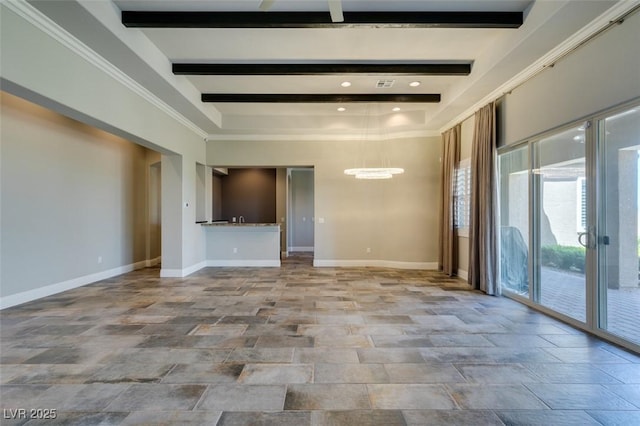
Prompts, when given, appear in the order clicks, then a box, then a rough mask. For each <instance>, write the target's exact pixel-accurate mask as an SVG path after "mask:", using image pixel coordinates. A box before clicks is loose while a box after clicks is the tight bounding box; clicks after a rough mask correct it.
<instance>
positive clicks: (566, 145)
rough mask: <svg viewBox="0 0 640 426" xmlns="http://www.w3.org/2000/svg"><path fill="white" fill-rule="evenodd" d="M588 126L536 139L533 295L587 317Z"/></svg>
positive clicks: (563, 310)
mask: <svg viewBox="0 0 640 426" xmlns="http://www.w3.org/2000/svg"><path fill="white" fill-rule="evenodd" d="M585 139H586V133H585V126H580V127H575V128H572V129H570V130H567V131H563V132H561V133H557V134H555V135H552V136H550V137H548V138H545V139H541V140H540V141H538V142H536V143H534V144H533V152H534V162H533V184H534V185H533V188H534V194H533V197H534V200H535V201H534V205H535V207H534V209H535V210H534V219H533V220H534V229H535V244H534V247H535V255H536V256H535V262H534V263H535V268H534V279H535V281H536V283H537V285H536V286H535V293H534V300H535V301H536V302H538V303H540V304H541V305H543V306H545V307H547V308H550V309H553V310H554V311H557V312H560V313H562V314H564V315H566V316H568V317H571V318H574V319H576V320H579V321H582V322H586V275H585V258H586V248H585V246H584V245H585V244H587V240H588V239H589V238H588V235H587V190H586V189H587V186H586V182H585V175H586V173H585V171H586V161H585V152H586V150H585Z"/></svg>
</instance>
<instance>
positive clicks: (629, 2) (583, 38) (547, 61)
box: [440, 0, 640, 133]
mask: <svg viewBox="0 0 640 426" xmlns="http://www.w3.org/2000/svg"><path fill="white" fill-rule="evenodd" d="M639 7H640V0H625V1H620V2H618V3H616V4H615V5H614V6H612V7H611V8H609V9H608V10H607V11H606V12H604V13H603V14H602V15H600V16H599V17H597V18H596V19H594V20H593V21H591V22H590V23H589V24H587V25H585V26H584V27H582V29H580V30H579V31H577V32H576V33H574V34H573V35H572V36H571V37H569V38H567V39H566V40H565V41H564V42H562V43H561V44H559V45H558V46H556V47H555V48H553V49H551V50H550V51H549V52H547V53H546V54H545V55H543V56H541V57H540V58H539V59H538V60H537V61H535V62H534V63H532V64H531V65H529V66H528V67H527V68H525V69H524V70H522V71H521V72H520V73H518V74H517V75H516V76H514V77H513V78H511V79H509V80H507V81H506V82H505V83H504V84H502V85H501V86H499V87H498V88H497V89H495V90H493V91H492V92H491V93H489V94H488V95H487V96H485V97H484V98H482V99H481V100H479V101H478V102H476V103H475V104H473V105H472V106H471V107H469V108H467V109H466V110H465V111H464V112H463V113H461V114H459V115H458V116H457V117H455V118H454V119H453V120H451V121H449V122H448V123H447V124H446V125H445V126H443V127H442V128H441V129H440V132H441V133H442V132H445V131H446V130H447V129H450V128H452V127H453V126H455V125H457V124H459V123H461V122H463V121H465V120H467V119H468V118H470V117H471V116H473V114H475V112H476V111H477V110H479V109H480V108H482V107H483V106H485V105H487V104H488V103H490V102H493V101H495V100H497V99H499V98H501V97H502V96H504V95H506V94H508V93H510V92H511V91H512V90H515V89H516V88H517V87H519V86H521V85H523V84H524V83H526V82H527V81H529V80H531V79H532V78H534V77H535V76H536V75H538V74H539V73H541V72H542V71H544V70H546V69H547V68H549V67H552V66H553V65H555V63H556V62H557V61H559V60H561V59H562V58H564V57H566V56H567V55H569V54H571V53H572V52H573V51H574V50H576V49H577V48H578V47H580V46H582V45H583V44H585V43H586V42H588V41H589V40H590V39H592V38H593V37H595V36H597V35H598V34H600V33H601V32H603V31H604V30H606V29H607V28H608V27H610V26H611V25H614V24H615V23H617V22H619V21H620V20H621V19H622V18H623V17H625V16H626V15H628V14H629V13H632V12H634V10H635V9H638V8H639Z"/></svg>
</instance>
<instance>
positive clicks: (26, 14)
mask: <svg viewBox="0 0 640 426" xmlns="http://www.w3.org/2000/svg"><path fill="white" fill-rule="evenodd" d="M2 4H3V5H4V6H6V7H7V8H8V9H9V10H11V11H12V12H14V13H16V14H17V15H19V16H20V17H22V18H23V19H25V20H26V21H27V22H29V23H30V24H31V25H33V26H34V27H36V28H38V29H39V30H41V31H42V32H44V33H45V34H47V35H48V36H50V37H51V38H53V39H54V40H56V41H58V42H59V43H61V44H62V45H63V46H65V47H67V48H68V49H70V50H71V51H73V52H74V53H76V54H77V55H78V56H80V57H82V58H83V59H85V60H86V61H87V62H89V63H90V64H92V65H93V66H95V67H96V68H98V69H99V70H101V71H102V72H104V73H105V74H107V75H109V76H110V77H111V78H113V79H114V80H116V81H117V82H119V83H120V84H122V85H123V86H125V87H127V88H128V89H130V90H131V91H133V92H134V93H136V94H137V95H138V96H140V97H141V98H143V99H144V100H146V101H147V102H149V103H150V104H151V105H153V106H155V107H156V108H158V109H160V110H161V111H163V112H164V113H165V114H167V115H169V116H170V117H171V118H173V119H174V120H176V121H177V122H179V123H180V124H182V125H183V126H185V127H187V128H188V129H189V130H191V131H193V132H194V133H195V134H197V135H198V136H200V137H201V138H203V139H204V138H205V137H206V136H207V132H205V131H204V130H202V129H201V128H200V127H199V126H197V125H196V124H194V123H193V122H192V121H190V120H189V119H187V118H186V117H185V116H184V115H182V114H180V113H179V112H178V111H176V110H175V109H173V108H172V107H171V106H169V105H168V104H167V103H165V102H164V101H162V100H161V99H159V98H158V97H157V96H155V95H154V94H153V93H152V92H150V91H149V90H147V89H146V88H145V87H144V86H142V85H140V84H139V83H138V82H137V81H135V80H133V79H132V78H131V77H129V76H128V75H127V74H125V73H124V72H122V71H121V70H120V69H119V68H117V67H116V66H114V65H113V64H111V63H110V62H109V61H107V60H106V59H104V58H103V57H102V56H100V55H99V54H97V53H96V52H95V51H94V50H93V49H91V48H90V47H88V46H87V45H86V44H84V43H82V42H81V41H80V40H78V39H77V38H76V37H74V36H73V35H72V34H70V33H69V32H68V31H66V30H65V29H64V28H62V27H60V26H59V25H58V24H56V23H55V22H54V21H52V20H51V19H50V18H49V17H48V16H46V15H44V14H43V13H42V12H40V11H39V10H38V9H36V8H35V7H33V6H32V5H30V4H29V3H27V2H26V1H25V0H3V2H2Z"/></svg>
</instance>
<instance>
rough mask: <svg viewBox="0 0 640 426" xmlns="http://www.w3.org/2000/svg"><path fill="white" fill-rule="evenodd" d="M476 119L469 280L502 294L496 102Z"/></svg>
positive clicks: (481, 111)
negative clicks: (497, 219)
mask: <svg viewBox="0 0 640 426" xmlns="http://www.w3.org/2000/svg"><path fill="white" fill-rule="evenodd" d="M475 119H476V124H475V131H474V135H473V149H472V153H471V215H470V218H469V284H471V285H472V286H473V287H474V288H477V289H479V290H482V291H484V292H485V293H487V294H490V295H498V294H500V285H499V283H498V256H497V253H498V251H497V239H496V238H497V224H496V223H497V222H496V218H497V208H498V202H497V201H498V197H497V187H496V185H497V183H496V167H495V151H496V107H495V103H494V102H492V103H490V104H489V105H487V106H485V107H483V108H482V109H480V110H479V111H478V112H476V114H475Z"/></svg>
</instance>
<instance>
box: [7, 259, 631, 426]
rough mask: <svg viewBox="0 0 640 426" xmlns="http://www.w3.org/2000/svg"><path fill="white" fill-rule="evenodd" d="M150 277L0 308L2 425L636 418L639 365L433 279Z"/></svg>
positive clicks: (296, 267)
mask: <svg viewBox="0 0 640 426" xmlns="http://www.w3.org/2000/svg"><path fill="white" fill-rule="evenodd" d="M157 277H158V269H146V270H140V271H135V272H132V273H129V274H125V275H122V276H119V277H115V278H112V279H108V280H104V281H101V282H98V283H95V284H93V285H90V286H86V287H83V288H79V289H75V290H72V291H68V292H65V293H61V294H57V295H54V296H50V297H47V298H44V299H41V300H38V301H35V302H31V303H27V304H24V305H21V306H19V307H15V308H10V309H5V310H4V311H2V313H1V314H0V315H1V316H0V318H1V331H2V347H1V362H2V364H1V370H0V378H1V382H2V387H1V394H0V396H1V402H0V405H1V407H0V408H2V409H3V413H2V415H3V417H2V419H1V420H2V421H1V423H2V424H3V425H5V424H6V425H18V424H29V425H31V424H79V425H97V424H100V425H119V424H122V425H134V424H147V425H150V424H152V425H174V424H175V425H187V424H191V425H198V424H201V425H215V424H218V425H249V424H252V425H268V424H273V425H296V426H299V425H351V426H355V425H358V426H359V425H405V424H406V425H439V424H442V425H458V424H459V425H504V424H506V425H524V424H526V425H534V424H541V425H542V424H544V425H559V424H564V425H591V424H593V425H598V424H605V425H632V424H640V356H638V355H637V354H632V353H630V352H627V351H624V350H621V349H619V348H617V347H615V346H612V345H609V344H607V343H605V342H602V341H600V340H598V339H596V338H593V337H590V336H588V335H586V334H584V333H582V332H580V331H578V330H575V329H573V328H571V327H569V326H567V325H565V324H563V323H560V322H558V321H556V320H554V319H552V318H549V317H546V316H544V315H542V314H539V313H537V312H535V311H532V310H530V309H528V308H527V307H525V306H523V305H520V304H518V303H516V302H514V301H512V300H509V299H507V298H496V297H489V296H484V295H482V294H480V293H478V292H474V291H469V289H468V288H467V286H466V284H465V283H463V282H461V281H458V280H455V279H449V278H446V277H444V276H442V275H441V274H439V273H437V272H433V271H402V270H391V269H378V268H335V269H334V268H317V269H316V268H313V267H311V265H310V259H309V258H308V257H304V256H301V257H294V258H291V259H289V260H287V261H286V262H284V264H283V267H282V268H264V269H259V268H245V269H239V268H210V269H205V270H201V271H200V272H198V273H196V274H194V275H192V276H189V277H187V278H183V279H173V278H172V279H168V278H163V279H159V278H157ZM17 409H25V410H27V411H26V413H25V414H26V417H29V414H32V413H30V410H32V409H34V410H56V419H54V420H48V421H46V420H42V419H40V420H38V419H31V420H29V419H28V418H27V419H24V418H19V417H23V416H22V414H21V413H22V412H20V411H16V410H17ZM46 413H47V412H46V411H36V412H35V413H33V414H37V415H40V416H42V415H43V414H46Z"/></svg>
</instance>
